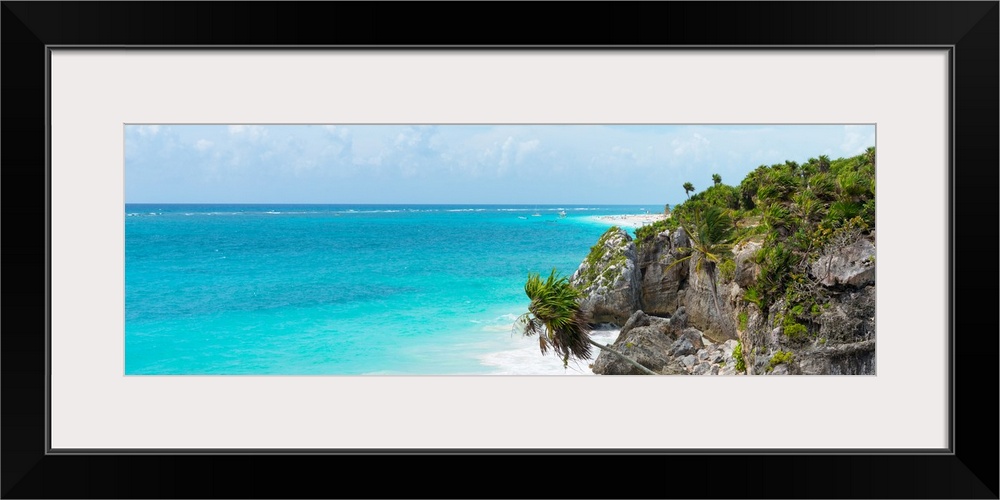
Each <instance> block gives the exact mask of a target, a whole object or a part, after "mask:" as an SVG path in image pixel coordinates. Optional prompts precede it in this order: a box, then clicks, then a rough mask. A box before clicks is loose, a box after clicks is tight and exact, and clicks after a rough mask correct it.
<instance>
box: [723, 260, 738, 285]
mask: <svg viewBox="0 0 1000 500" xmlns="http://www.w3.org/2000/svg"><path fill="white" fill-rule="evenodd" d="M719 276H721V277H722V279H723V280H726V281H732V280H733V278H734V277H736V262H734V261H733V259H726V260H724V261H722V262H721V263H720V264H719Z"/></svg>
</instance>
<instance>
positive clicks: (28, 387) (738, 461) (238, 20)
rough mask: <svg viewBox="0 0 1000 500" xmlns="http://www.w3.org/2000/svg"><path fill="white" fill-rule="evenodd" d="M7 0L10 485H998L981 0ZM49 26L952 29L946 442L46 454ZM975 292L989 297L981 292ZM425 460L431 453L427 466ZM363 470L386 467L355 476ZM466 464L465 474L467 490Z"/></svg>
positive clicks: (644, 43)
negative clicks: (881, 450) (756, 448)
mask: <svg viewBox="0 0 1000 500" xmlns="http://www.w3.org/2000/svg"><path fill="white" fill-rule="evenodd" d="M2 4H3V6H2V11H0V12H2V14H0V16H2V17H0V22H2V25H0V29H2V37H3V43H2V52H0V61H2V70H3V71H2V73H0V74H2V75H3V85H2V98H3V107H2V121H3V130H2V134H3V146H4V147H3V148H2V150H0V159H2V167H3V170H4V172H3V173H4V180H6V181H7V182H6V188H5V189H3V194H4V195H5V196H4V201H3V208H4V209H5V215H6V217H4V222H6V223H7V224H5V226H6V231H5V232H6V233H7V234H6V236H7V238H6V240H5V242H4V244H3V246H2V254H3V257H4V259H5V260H6V262H7V263H8V265H10V267H9V268H8V270H9V271H12V270H14V269H15V268H14V265H16V266H17V270H18V272H19V273H23V272H26V273H27V278H19V279H15V280H12V279H11V278H12V277H13V276H25V274H19V275H14V274H13V273H12V272H11V273H8V286H7V288H6V292H5V293H4V294H3V301H4V312H6V313H7V314H5V315H4V320H3V323H2V325H3V327H5V328H3V335H2V336H0V342H2V348H0V369H2V379H0V384H2V386H0V388H2V407H0V408H2V432H3V436H2V437H3V439H2V440H0V443H2V452H3V461H2V468H0V471H2V484H0V487H2V496H3V497H4V498H90V497H104V498H113V497H131V498H190V497H202V498H209V497H230V498H232V497H244V498H260V497H270V498H301V497H330V498H333V497H399V498H410V497H423V496H433V497H441V498H445V497H455V496H459V497H509V498H522V497H556V496H558V497H579V498H589V497H606V498H626V497H627V498H638V497H650V498H667V497H689V498H699V497H711V498H762V497H767V498H791V497H796V498H860V497H866V498H890V497H892V498H897V497H898V498H924V497H934V498H998V496H997V495H998V464H997V456H998V453H997V452H998V448H997V442H998V441H997V434H996V430H997V427H996V425H995V423H996V422H997V421H998V407H997V400H996V399H995V397H996V396H995V395H996V394H997V392H996V386H995V385H994V384H996V381H997V377H996V373H997V372H996V368H997V364H998V362H997V357H996V353H997V352H998V351H997V341H998V338H997V335H996V332H998V331H1000V328H998V320H997V315H996V314H995V312H994V311H995V309H993V307H992V306H991V304H996V303H997V298H998V294H997V287H996V282H995V277H997V276H998V273H997V267H996V261H995V260H994V259H993V258H992V255H993V254H992V243H993V242H995V241H997V240H998V238H997V224H994V223H993V217H995V216H997V207H998V190H997V186H998V185H1000V184H998V171H1000V160H998V137H1000V133H998V94H1000V91H998V90H1000V86H998V66H1000V57H998V41H1000V36H998V20H1000V4H998V2H996V1H990V2H801V3H800V2H775V3H750V2H735V3H727V2H704V3H699V2H695V3H688V2H665V3H660V2H649V3H617V4H612V5H603V4H596V3H579V4H556V5H555V9H552V10H546V9H542V8H540V7H539V6H538V4H536V3H532V4H520V3H509V4H508V3H502V4H493V3H481V4H476V3H444V4H424V3H402V4H388V3H323V2H302V3H298V2H277V3H271V2H176V3H174V2H136V3H130V2H6V1H5V2H2ZM568 11H572V15H570V14H568V13H567V12H568ZM546 12H562V14H546ZM446 13H447V15H445V14H446ZM452 19H465V20H469V21H468V23H467V24H455V23H453V22H451V20H452ZM472 20H475V21H472ZM56 45H58V46H64V47H81V48H85V47H107V46H165V47H178V46H193V47H194V46H197V47H206V46H216V47H251V46H255V47H261V46H265V47H272V46H275V47H277V46H297V47H301V46H331V45H336V46H344V45H351V46H372V47H376V46H384V45H391V46H397V47H402V46H413V45H419V46H424V47H429V46H459V47H466V48H488V47H496V46H505V47H513V46H518V47H522V46H523V47H524V48H526V49H528V48H530V47H535V48H537V47H555V46H560V47H564V46H573V47H591V48H602V49H604V48H606V49H608V50H614V48H615V47H622V46H630V47H633V48H641V47H647V48H650V49H653V50H655V49H657V48H663V47H667V46H684V47H705V48H712V47H721V46H728V47H735V48H738V47H772V46H780V47H788V48H802V49H804V50H807V49H810V48H815V47H821V46H827V47H830V46H837V47H848V48H857V49H859V50H863V49H869V48H878V47H929V46H935V47H940V46H946V47H951V48H950V53H951V61H952V64H951V69H952V85H953V86H952V97H953V102H954V104H953V109H952V113H951V116H952V121H951V124H950V128H951V130H952V133H953V139H954V140H953V149H952V153H953V155H952V169H951V174H952V175H951V182H952V186H951V187H952V202H953V203H952V206H951V207H950V209H951V219H950V220H951V221H952V222H951V226H950V233H951V237H952V240H953V241H952V247H951V268H952V269H951V271H952V275H951V277H950V281H951V283H952V286H953V289H952V293H951V294H950V306H951V310H952V317H953V332H952V341H951V349H952V355H953V366H954V372H953V374H952V375H951V376H952V380H951V385H952V391H951V403H952V409H953V410H952V428H951V429H950V430H951V435H952V440H951V442H952V446H951V449H950V450H949V452H948V453H932V454H891V453H890V454H865V453H842V454H810V453H787V454H782V453H758V454H742V453H694V454H685V455H669V454H640V453H628V452H627V451H622V452H619V453H614V454H581V453H530V452H526V451H521V452H509V453H503V454H501V453H498V452H495V451H488V450H486V451H483V452H481V453H469V452H466V453H433V452H421V453H377V452H370V453H360V454H356V455H349V456H345V455H329V454H294V453H289V454H239V453H217V454H204V453H197V452H187V453H179V454H142V453H133V454H126V453H122V454H79V455H54V454H49V453H47V441H46V426H47V421H46V415H47V410H48V401H47V399H46V394H47V391H46V383H47V382H46V381H47V379H46V373H47V369H48V366H47V361H46V360H47V355H46V353H47V347H48V346H47V320H46V318H47V313H48V311H47V300H46V290H47V287H46V284H47V283H48V280H49V268H48V265H47V255H48V251H49V246H48V245H49V244H48V239H49V234H48V224H47V206H48V198H47V172H48V170H47V150H48V143H47V133H46V127H47V117H48V105H47V101H46V99H45V96H46V94H47V91H46V89H47V78H48V71H47V70H48V68H47V66H46V62H47V51H48V48H47V47H51V46H56ZM914 147H919V145H914ZM15 230H16V232H15ZM984 253H985V254H986V255H985V256H980V255H982V254H984ZM984 277H985V279H984ZM984 302H985V304H987V306H986V307H985V308H981V306H978V304H982V303H984ZM623 418H627V414H626V415H623ZM859 418H864V417H863V416H861V415H859ZM977 422H986V423H987V425H980V424H978V423H977ZM417 464H419V465H420V467H416V466H415V465H417ZM423 465H427V466H429V469H428V468H426V467H423ZM312 470H325V471H329V473H328V474H326V473H325V474H320V475H315V474H313V473H311V472H308V471H312ZM427 470H434V471H437V474H436V475H434V476H433V477H428V476H427V474H426V471H427ZM369 471H374V473H375V476H376V477H381V478H382V479H383V480H382V481H375V482H372V481H367V480H362V478H364V477H367V476H366V475H365V473H366V472H369ZM466 484H478V485H481V486H480V487H478V488H477V489H475V490H471V491H470V490H468V489H466Z"/></svg>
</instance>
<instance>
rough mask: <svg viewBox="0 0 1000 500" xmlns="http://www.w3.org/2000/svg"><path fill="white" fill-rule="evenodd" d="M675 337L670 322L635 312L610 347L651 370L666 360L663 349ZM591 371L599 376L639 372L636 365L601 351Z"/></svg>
mask: <svg viewBox="0 0 1000 500" xmlns="http://www.w3.org/2000/svg"><path fill="white" fill-rule="evenodd" d="M676 337H677V332H676V330H674V329H673V328H672V327H671V326H670V321H669V320H666V319H663V318H657V317H655V316H649V315H647V314H646V313H644V312H642V311H641V310H640V311H636V312H635V313H634V314H633V315H632V316H631V317H629V319H628V320H627V321H626V323H625V327H623V328H622V330H621V333H619V334H618V338H617V339H615V342H614V343H613V344H612V345H611V347H612V348H613V349H614V350H616V351H618V352H620V353H622V354H624V355H626V356H628V357H630V358H632V359H634V360H636V361H637V362H639V364H641V365H643V366H645V367H646V368H649V369H650V370H653V371H659V370H662V369H663V368H664V367H665V366H667V365H668V364H669V363H670V361H671V360H670V359H668V356H667V350H668V349H669V348H670V345H671V344H672V343H673V341H674V339H676ZM594 373H597V374H600V375H642V372H641V371H639V369H638V368H636V367H634V366H632V365H630V364H629V363H627V362H626V361H623V360H622V359H621V357H619V356H618V355H616V354H613V353H610V352H607V351H604V350H602V351H601V353H600V354H599V355H598V356H597V359H596V360H594Z"/></svg>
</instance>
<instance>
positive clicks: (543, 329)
mask: <svg viewBox="0 0 1000 500" xmlns="http://www.w3.org/2000/svg"><path fill="white" fill-rule="evenodd" d="M524 293H525V294H527V295H528V298H529V299H531V304H529V305H528V312H526V313H524V314H522V315H521V317H520V318H518V324H520V325H521V327H522V329H523V332H524V335H525V336H528V337H530V336H532V335H536V334H537V335H538V347H539V348H540V349H541V351H542V354H545V353H546V352H547V351H548V350H549V349H550V348H551V349H552V350H553V351H555V352H556V354H558V355H559V356H560V357H561V358H562V361H563V366H564V367H565V366H567V365H568V363H569V358H571V357H573V358H577V359H581V360H586V359H589V358H590V346H592V345H593V346H597V347H598V348H599V349H602V350H605V351H608V352H610V353H612V354H615V355H617V356H618V357H620V358H622V359H623V360H625V361H626V362H628V363H629V364H631V365H632V366H634V367H636V368H638V369H639V370H641V371H642V372H643V373H646V374H647V375H656V374H657V373H656V372H654V371H653V370H650V369H649V368H646V367H645V366H642V365H641V364H639V363H638V362H637V361H635V360H634V359H631V358H629V357H628V356H626V355H624V354H622V353H620V352H618V351H617V350H615V349H612V348H610V347H607V346H603V345H601V344H598V343H597V342H595V341H594V340H593V339H591V338H590V323H589V322H588V318H587V315H586V314H585V313H584V312H583V310H582V309H580V303H579V301H580V291H579V290H577V289H576V288H574V287H573V285H571V284H570V282H569V278H567V277H565V276H563V277H561V278H558V277H556V270H555V269H553V270H552V274H550V275H549V277H548V279H546V280H544V281H543V280H542V278H541V276H539V275H538V274H528V281H527V282H526V283H525V284H524Z"/></svg>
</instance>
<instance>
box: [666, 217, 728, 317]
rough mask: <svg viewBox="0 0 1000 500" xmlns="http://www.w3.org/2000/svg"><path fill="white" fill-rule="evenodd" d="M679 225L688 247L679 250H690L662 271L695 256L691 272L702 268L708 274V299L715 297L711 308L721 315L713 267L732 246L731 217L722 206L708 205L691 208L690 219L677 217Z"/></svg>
mask: <svg viewBox="0 0 1000 500" xmlns="http://www.w3.org/2000/svg"><path fill="white" fill-rule="evenodd" d="M680 225H681V227H682V228H684V232H686V233H687V235H688V240H689V241H690V242H691V246H690V247H688V248H683V247H682V248H680V249H679V250H682V251H683V250H687V251H689V252H690V253H688V255H687V256H685V257H681V258H680V259H677V260H675V261H674V262H673V263H672V264H670V265H669V266H667V268H666V269H664V271H666V270H667V269H670V268H672V267H674V266H676V265H677V264H680V263H681V262H684V261H687V260H689V259H695V268H694V269H695V272H700V271H701V270H702V269H703V268H704V269H705V270H706V272H707V273H708V277H709V281H710V282H711V283H712V298H713V299H714V300H715V309H716V311H718V312H719V314H721V313H722V309H721V308H720V307H719V293H718V291H717V290H716V286H715V267H716V265H717V264H719V263H721V262H722V259H723V258H724V257H725V256H726V255H728V254H729V253H730V252H731V251H732V249H733V241H734V232H735V230H734V227H733V222H732V218H731V217H730V216H729V214H727V213H726V211H725V210H724V209H722V208H719V207H716V206H712V205H709V206H707V207H704V208H701V209H697V210H694V211H693V213H692V215H691V218H690V219H687V218H684V219H681V221H680Z"/></svg>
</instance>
